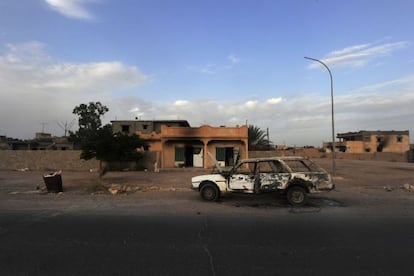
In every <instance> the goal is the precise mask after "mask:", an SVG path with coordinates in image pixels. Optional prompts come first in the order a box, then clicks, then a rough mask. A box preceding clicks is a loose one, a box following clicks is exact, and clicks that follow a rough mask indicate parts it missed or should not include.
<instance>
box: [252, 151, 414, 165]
mask: <svg viewBox="0 0 414 276" xmlns="http://www.w3.org/2000/svg"><path fill="white" fill-rule="evenodd" d="M294 155H296V156H308V157H310V158H331V157H332V155H331V153H326V152H321V151H319V150H318V149H314V148H311V149H296V150H284V151H279V150H278V151H249V158H255V157H271V156H294ZM413 156H414V154H413V152H411V151H410V152H405V153H392V152H374V153H345V152H336V158H337V159H350V160H371V161H389V162H413V158H414V157H413Z"/></svg>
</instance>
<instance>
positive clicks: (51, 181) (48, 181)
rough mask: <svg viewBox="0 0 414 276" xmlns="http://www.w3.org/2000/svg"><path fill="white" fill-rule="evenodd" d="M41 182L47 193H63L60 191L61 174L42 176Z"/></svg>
mask: <svg viewBox="0 0 414 276" xmlns="http://www.w3.org/2000/svg"><path fill="white" fill-rule="evenodd" d="M43 181H44V182H45V185H46V188H47V191H48V192H49V193H50V192H53V193H59V192H63V189H62V172H60V171H59V172H54V173H50V174H46V175H43Z"/></svg>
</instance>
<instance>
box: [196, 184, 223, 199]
mask: <svg viewBox="0 0 414 276" xmlns="http://www.w3.org/2000/svg"><path fill="white" fill-rule="evenodd" d="M200 195H201V197H202V198H203V199H204V200H206V201H217V200H218V198H219V189H218V188H217V186H216V185H215V184H213V183H207V184H204V185H203V186H202V187H201V190H200Z"/></svg>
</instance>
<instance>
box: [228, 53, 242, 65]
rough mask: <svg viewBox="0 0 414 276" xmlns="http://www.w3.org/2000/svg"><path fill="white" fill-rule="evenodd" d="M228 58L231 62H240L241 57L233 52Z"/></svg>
mask: <svg viewBox="0 0 414 276" xmlns="http://www.w3.org/2000/svg"><path fill="white" fill-rule="evenodd" d="M227 59H228V60H229V61H230V62H231V63H239V61H240V60H239V58H238V57H236V56H235V55H233V54H231V55H229V56H228V57H227Z"/></svg>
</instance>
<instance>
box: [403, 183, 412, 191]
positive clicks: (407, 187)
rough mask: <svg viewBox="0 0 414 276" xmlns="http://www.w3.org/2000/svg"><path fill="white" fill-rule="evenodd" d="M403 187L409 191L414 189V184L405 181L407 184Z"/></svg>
mask: <svg viewBox="0 0 414 276" xmlns="http://www.w3.org/2000/svg"><path fill="white" fill-rule="evenodd" d="M403 188H404V189H405V190H407V191H414V185H410V184H408V183H405V184H404V185H403Z"/></svg>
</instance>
